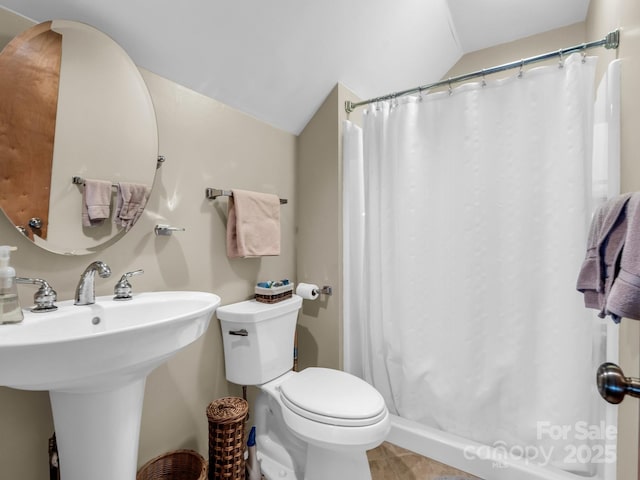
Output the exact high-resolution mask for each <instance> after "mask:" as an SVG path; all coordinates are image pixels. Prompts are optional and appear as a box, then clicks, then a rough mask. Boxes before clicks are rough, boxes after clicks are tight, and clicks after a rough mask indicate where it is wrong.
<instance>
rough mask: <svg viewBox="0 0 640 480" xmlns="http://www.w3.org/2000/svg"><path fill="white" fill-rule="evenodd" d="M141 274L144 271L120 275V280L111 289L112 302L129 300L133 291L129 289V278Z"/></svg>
mask: <svg viewBox="0 0 640 480" xmlns="http://www.w3.org/2000/svg"><path fill="white" fill-rule="evenodd" d="M142 273H144V270H142V269H140V270H134V271H133V272H127V273H125V274H124V275H122V277H120V280H118V283H116V286H115V287H114V288H113V294H114V295H115V297H113V299H114V300H131V298H133V297H132V296H131V293H132V292H133V289H132V288H131V284H130V283H129V277H133V276H134V275H140V274H142Z"/></svg>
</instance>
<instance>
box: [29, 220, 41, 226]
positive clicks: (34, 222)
mask: <svg viewBox="0 0 640 480" xmlns="http://www.w3.org/2000/svg"><path fill="white" fill-rule="evenodd" d="M29 226H30V227H31V228H42V220H41V219H40V218H38V217H33V218H32V219H31V220H29Z"/></svg>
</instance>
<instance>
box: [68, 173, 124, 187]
mask: <svg viewBox="0 0 640 480" xmlns="http://www.w3.org/2000/svg"><path fill="white" fill-rule="evenodd" d="M71 183H73V184H75V185H84V178H82V177H78V176H77V175H74V176H73V177H72V178H71ZM111 188H118V184H117V183H112V184H111Z"/></svg>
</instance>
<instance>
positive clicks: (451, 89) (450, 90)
mask: <svg viewBox="0 0 640 480" xmlns="http://www.w3.org/2000/svg"><path fill="white" fill-rule="evenodd" d="M449 95H450V96H451V95H453V88H451V77H449Z"/></svg>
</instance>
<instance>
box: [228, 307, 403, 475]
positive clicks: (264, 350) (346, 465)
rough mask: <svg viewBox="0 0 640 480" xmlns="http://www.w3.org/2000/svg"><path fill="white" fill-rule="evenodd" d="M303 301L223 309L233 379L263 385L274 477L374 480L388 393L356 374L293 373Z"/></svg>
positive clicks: (261, 431) (266, 462)
mask: <svg viewBox="0 0 640 480" xmlns="http://www.w3.org/2000/svg"><path fill="white" fill-rule="evenodd" d="M301 306H302V298H301V297H299V296H297V295H293V297H292V298H290V299H287V300H284V301H281V302H278V303H273V304H267V303H260V302H257V301H255V300H248V301H245V302H240V303H234V304H231V305H226V306H223V307H219V308H218V309H217V311H216V315H217V316H218V319H219V320H220V324H221V326H222V338H223V347H224V359H225V371H226V377H227V380H229V381H230V382H233V383H237V384H239V385H255V386H257V387H258V388H259V389H260V394H259V395H258V398H257V399H256V402H255V405H254V417H255V418H254V419H253V420H254V424H255V426H256V432H257V437H256V447H257V457H258V460H259V462H260V468H261V470H262V474H263V475H264V476H265V478H266V479H267V480H275V479H286V480H328V479H329V480H347V479H348V480H370V479H371V473H370V471H369V463H368V461H367V456H366V451H367V450H369V449H371V448H374V447H376V446H378V445H380V444H381V443H382V441H383V440H384V439H385V438H386V436H387V434H388V433H389V429H390V425H391V424H390V418H389V412H388V410H387V407H386V405H385V403H384V399H383V398H382V395H380V393H379V392H378V391H377V390H376V389H375V388H373V387H372V386H371V385H369V384H368V383H366V382H365V381H364V380H361V379H359V378H358V377H355V376H353V375H351V374H348V373H346V372H342V371H339V370H333V369H328V368H318V367H310V368H307V369H305V370H303V371H301V372H293V371H292V370H291V368H292V367H293V344H294V335H295V328H296V322H297V318H298V311H299V310H300V307H301Z"/></svg>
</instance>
